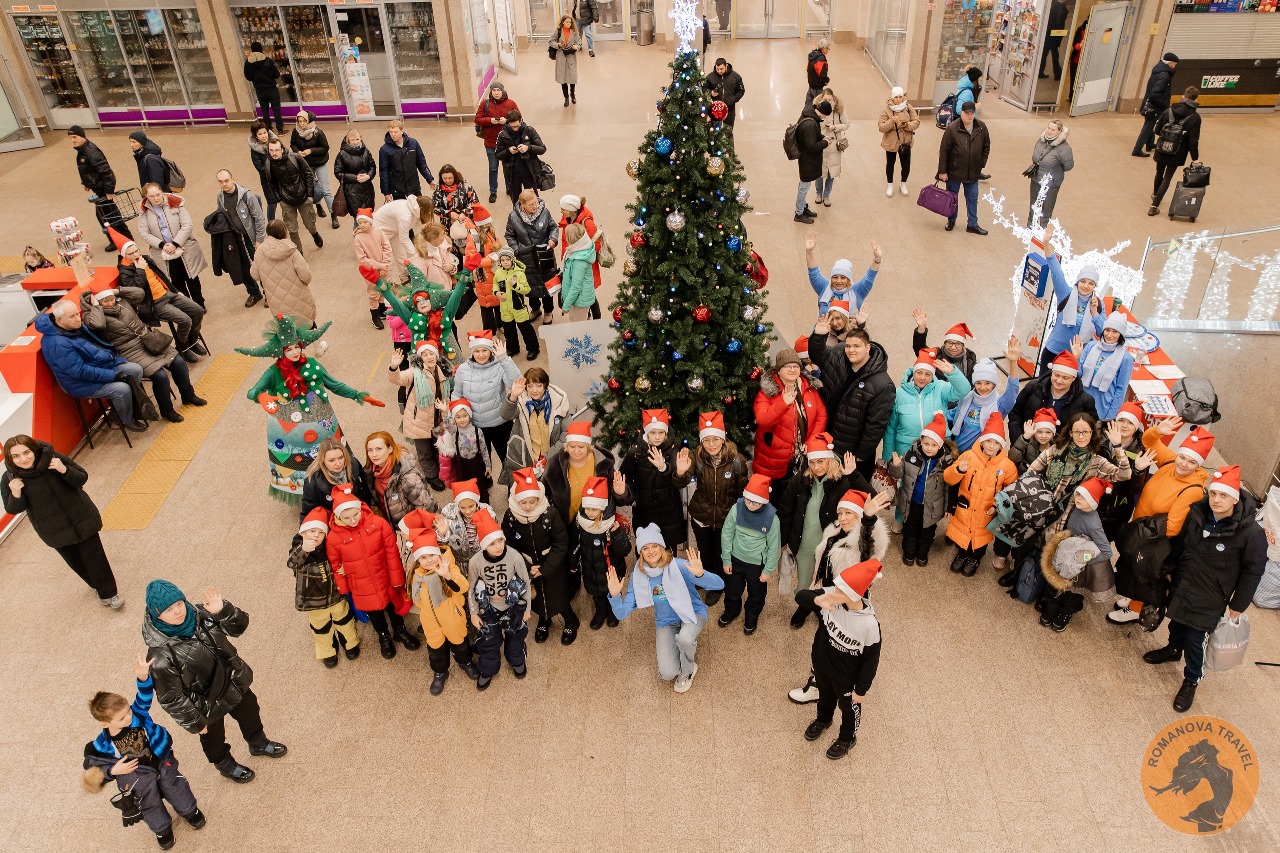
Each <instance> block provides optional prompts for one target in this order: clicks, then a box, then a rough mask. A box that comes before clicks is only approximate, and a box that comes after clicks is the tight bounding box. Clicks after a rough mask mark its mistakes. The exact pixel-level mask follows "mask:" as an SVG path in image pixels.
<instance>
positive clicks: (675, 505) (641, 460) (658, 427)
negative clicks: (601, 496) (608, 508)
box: [618, 409, 688, 551]
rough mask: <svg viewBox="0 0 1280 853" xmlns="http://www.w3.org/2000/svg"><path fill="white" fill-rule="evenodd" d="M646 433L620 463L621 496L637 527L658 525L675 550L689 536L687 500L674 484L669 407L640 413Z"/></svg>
mask: <svg viewBox="0 0 1280 853" xmlns="http://www.w3.org/2000/svg"><path fill="white" fill-rule="evenodd" d="M640 419H641V427H642V428H643V430H644V432H643V435H642V436H641V438H640V440H639V441H637V442H636V443H635V444H634V445H633V446H632V447H631V449H630V450H628V451H627V455H626V456H625V457H623V460H622V464H621V465H619V466H618V471H619V473H621V474H622V476H623V477H624V478H625V479H626V482H627V495H626V496H625V497H621V498H619V499H618V502H619V503H620V504H623V505H630V506H632V507H633V510H632V514H631V516H632V521H633V522H634V523H635V526H636V530H639V529H640V528H642V527H645V526H646V525H649V524H656V525H658V527H659V528H661V530H662V538H663V541H665V542H667V543H669V545H670V547H671V549H672V551H675V550H676V549H677V548H678V547H679V546H680V545H683V544H685V540H686V539H687V538H688V532H687V527H686V524H685V518H684V502H683V501H682V500H681V499H680V491H679V489H677V488H676V485H675V480H674V478H675V468H676V461H675V460H676V454H675V443H674V442H673V441H672V440H671V437H670V429H671V415H670V414H668V413H667V410H666V409H644V410H643V411H642V412H641V413H640Z"/></svg>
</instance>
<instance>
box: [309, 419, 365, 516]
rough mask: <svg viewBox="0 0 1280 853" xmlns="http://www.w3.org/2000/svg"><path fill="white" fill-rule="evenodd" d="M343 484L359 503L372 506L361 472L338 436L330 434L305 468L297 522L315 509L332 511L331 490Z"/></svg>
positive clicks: (345, 444) (358, 464)
mask: <svg viewBox="0 0 1280 853" xmlns="http://www.w3.org/2000/svg"><path fill="white" fill-rule="evenodd" d="M347 484H350V485H351V487H352V490H353V491H354V492H355V495H356V497H358V498H360V500H362V501H364V502H365V503H367V504H372V503H373V495H372V493H370V491H369V486H368V484H367V483H366V482H365V479H364V469H363V468H361V467H360V463H359V462H358V461H357V460H356V459H355V457H354V456H352V455H351V451H350V450H349V449H347V443H346V442H345V441H344V440H343V439H342V438H341V437H340V436H336V435H331V436H329V437H328V438H326V439H325V440H324V441H322V442H320V444H319V445H318V446H317V447H316V458H315V461H314V462H312V463H311V465H310V466H309V467H308V468H307V479H306V484H305V485H304V486H303V487H302V511H301V512H299V513H298V520H299V521H302V520H304V519H306V517H307V516H308V515H310V514H311V510H313V509H315V508H316V507H323V508H324V509H326V510H328V511H329V512H333V487H334V486H345V485H347Z"/></svg>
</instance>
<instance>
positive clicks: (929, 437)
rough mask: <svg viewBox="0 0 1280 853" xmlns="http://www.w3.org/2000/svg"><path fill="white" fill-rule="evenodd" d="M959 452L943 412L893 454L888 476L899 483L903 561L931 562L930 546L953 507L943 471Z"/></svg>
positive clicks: (905, 564) (899, 514)
mask: <svg viewBox="0 0 1280 853" xmlns="http://www.w3.org/2000/svg"><path fill="white" fill-rule="evenodd" d="M958 455H959V453H958V451H957V450H956V446H955V444H953V443H952V442H951V441H950V440H949V439H948V438H947V422H946V418H945V417H944V416H943V414H942V412H938V413H937V414H936V415H934V417H933V420H932V421H931V422H930V423H929V424H928V425H927V426H926V427H925V428H924V430H923V431H922V432H921V433H920V437H919V438H917V439H916V440H915V441H914V442H912V444H911V447H910V449H908V450H907V455H906V456H899V455H898V454H897V453H895V454H893V458H892V459H890V461H889V476H890V477H892V478H893V479H894V480H895V481H897V483H898V491H897V496H896V498H895V499H894V506H895V508H896V510H897V514H898V520H899V521H901V522H902V564H903V565H904V566H911V565H916V566H927V565H929V549H930V548H931V547H933V537H934V535H935V534H936V532H937V530H938V522H940V521H941V520H942V518H943V516H944V515H945V514H946V513H948V512H949V511H950V494H949V492H950V489H949V488H948V486H947V484H946V483H945V482H944V481H943V479H942V472H943V471H945V470H946V469H947V467H948V466H950V465H951V463H952V462H954V461H955V460H956V456H958Z"/></svg>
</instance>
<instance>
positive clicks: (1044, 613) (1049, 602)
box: [1040, 596, 1065, 628]
mask: <svg viewBox="0 0 1280 853" xmlns="http://www.w3.org/2000/svg"><path fill="white" fill-rule="evenodd" d="M1041 602H1042V604H1041V607H1040V624H1041V625H1044V626H1045V627H1046V628H1048V627H1049V626H1051V625H1052V624H1053V620H1054V619H1057V618H1058V612H1059V611H1060V610H1062V598H1061V597H1060V596H1055V597H1054V598H1045V599H1041ZM1063 627H1065V626H1063Z"/></svg>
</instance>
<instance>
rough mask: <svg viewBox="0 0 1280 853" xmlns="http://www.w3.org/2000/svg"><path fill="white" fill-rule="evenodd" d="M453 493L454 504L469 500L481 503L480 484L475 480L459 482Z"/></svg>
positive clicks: (454, 485)
mask: <svg viewBox="0 0 1280 853" xmlns="http://www.w3.org/2000/svg"><path fill="white" fill-rule="evenodd" d="M452 491H453V502H454V503H457V502H459V501H465V500H468V499H470V500H473V501H475V502H476V503H480V484H479V483H478V482H477V481H475V480H459V481H458V482H456V483H454V484H453V486H452ZM473 520H474V519H473Z"/></svg>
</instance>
